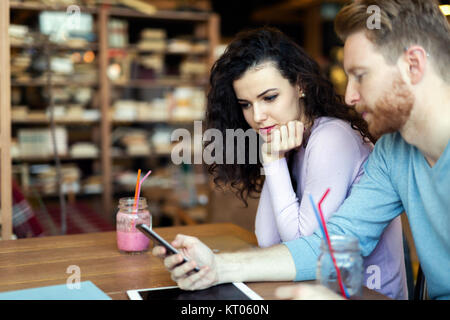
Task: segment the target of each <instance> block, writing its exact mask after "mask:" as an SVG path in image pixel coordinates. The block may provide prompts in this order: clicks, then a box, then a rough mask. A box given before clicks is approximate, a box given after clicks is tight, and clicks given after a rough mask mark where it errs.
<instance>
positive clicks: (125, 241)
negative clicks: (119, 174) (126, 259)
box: [116, 198, 152, 254]
mask: <svg viewBox="0 0 450 320" xmlns="http://www.w3.org/2000/svg"><path fill="white" fill-rule="evenodd" d="M140 223H143V224H146V225H148V226H149V227H150V228H151V227H152V216H151V215H150V212H149V211H148V207H147V200H146V199H145V198H139V200H138V201H137V205H136V208H134V198H121V199H120V200H119V211H118V212H117V215H116V234H117V247H118V249H119V251H120V252H122V253H128V254H139V253H143V252H145V251H147V250H148V247H149V243H150V239H149V238H148V237H147V236H146V235H145V234H143V233H142V232H141V231H139V230H138V229H136V225H138V224H140Z"/></svg>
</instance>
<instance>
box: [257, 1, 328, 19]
mask: <svg viewBox="0 0 450 320" xmlns="http://www.w3.org/2000/svg"><path fill="white" fill-rule="evenodd" d="M320 2H321V1H320V0H286V1H283V2H281V3H277V4H275V5H271V6H268V7H264V8H261V9H259V10H257V11H255V12H254V13H253V14H252V16H251V19H252V20H253V21H264V22H275V20H279V18H280V17H284V16H286V15H289V16H292V12H293V11H298V10H301V9H304V8H307V7H308V6H310V5H313V4H317V3H320ZM277 17H278V18H277Z"/></svg>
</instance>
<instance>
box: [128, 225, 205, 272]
mask: <svg viewBox="0 0 450 320" xmlns="http://www.w3.org/2000/svg"><path fill="white" fill-rule="evenodd" d="M136 228H137V229H138V230H139V231H141V232H142V233H144V234H145V235H146V236H147V237H149V238H150V239H152V240H154V241H156V242H157V243H158V244H159V245H161V246H163V247H164V248H166V251H167V255H172V254H178V253H180V252H179V251H178V250H177V249H175V248H174V247H173V246H172V245H171V244H170V243H169V242H167V241H166V240H164V239H163V238H162V237H161V236H160V235H159V234H157V233H156V232H155V231H153V230H152V229H150V228H149V227H148V226H147V225H145V224H138V225H136ZM188 261H189V260H188V259H187V258H186V257H183V261H182V262H181V263H180V264H179V265H181V264H183V263H185V262H188ZM194 270H195V271H196V272H198V271H200V269H199V268H198V267H195V268H194Z"/></svg>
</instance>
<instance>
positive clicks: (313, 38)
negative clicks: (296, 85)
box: [304, 5, 323, 61]
mask: <svg viewBox="0 0 450 320" xmlns="http://www.w3.org/2000/svg"><path fill="white" fill-rule="evenodd" d="M304 27H305V44H304V48H305V50H306V52H308V53H309V55H311V56H312V57H313V58H314V59H316V61H317V59H318V58H320V57H321V56H322V47H323V46H322V39H323V38H322V18H321V17H320V5H317V6H313V7H310V8H308V9H307V11H306V21H305V26H304Z"/></svg>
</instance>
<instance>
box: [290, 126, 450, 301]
mask: <svg viewBox="0 0 450 320" xmlns="http://www.w3.org/2000/svg"><path fill="white" fill-rule="evenodd" d="M403 211H405V212H406V215H407V217H408V221H409V224H410V227H411V231H412V234H413V237H414V243H415V246H416V250H417V255H418V257H419V260H420V264H421V266H422V270H423V272H424V274H425V278H426V281H427V285H428V294H429V296H430V298H432V299H450V143H448V145H447V147H446V149H445V150H444V152H443V154H442V155H441V157H440V158H439V160H438V161H437V162H436V164H435V165H434V166H433V167H432V168H431V167H430V166H429V165H428V163H427V161H426V160H425V157H424V156H423V154H422V153H421V152H420V151H419V150H418V149H417V148H416V147H414V146H412V145H410V144H408V143H407V142H406V141H405V140H403V138H402V137H401V135H400V133H394V134H388V135H384V136H383V137H382V138H381V139H380V140H379V141H378V142H377V143H376V145H375V148H374V151H373V152H372V154H371V155H370V156H369V159H368V161H367V163H366V165H365V174H364V176H363V177H362V178H361V180H360V182H359V184H357V185H354V186H353V190H352V193H351V195H350V196H349V197H348V198H347V199H346V200H345V202H344V203H343V205H342V206H341V207H340V209H339V210H338V211H337V212H336V213H335V214H334V215H333V216H332V217H331V218H330V219H329V220H328V222H327V227H328V230H329V233H330V234H350V235H353V236H356V237H357V238H358V239H359V243H360V247H361V251H362V255H363V256H364V257H367V256H368V255H369V254H370V253H371V252H372V250H374V249H375V247H376V245H377V243H378V240H379V238H380V236H381V234H382V232H383V230H384V229H385V227H386V226H387V225H388V224H389V222H390V221H392V220H393V219H394V218H396V217H397V216H398V215H400V214H401V213H402V212H403ZM320 238H321V234H320V231H319V230H316V231H315V233H314V234H313V235H311V236H309V237H303V238H300V239H297V240H293V241H289V242H284V244H285V245H286V246H287V247H288V249H289V251H290V252H291V254H292V257H293V259H294V262H295V265H296V269H297V275H296V280H297V281H301V280H309V279H314V278H315V267H316V263H317V257H318V254H319V245H320V240H321V239H320ZM381 276H382V275H381Z"/></svg>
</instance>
